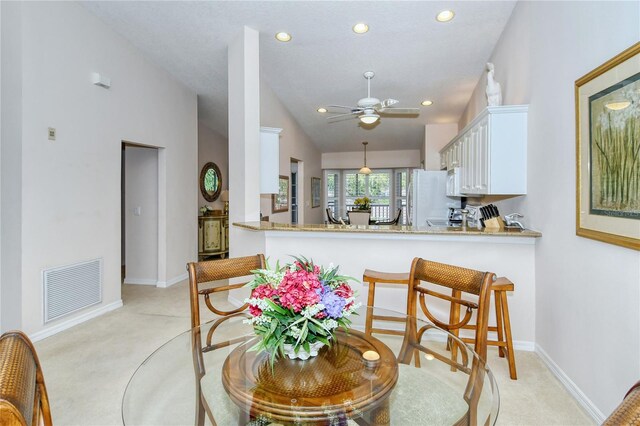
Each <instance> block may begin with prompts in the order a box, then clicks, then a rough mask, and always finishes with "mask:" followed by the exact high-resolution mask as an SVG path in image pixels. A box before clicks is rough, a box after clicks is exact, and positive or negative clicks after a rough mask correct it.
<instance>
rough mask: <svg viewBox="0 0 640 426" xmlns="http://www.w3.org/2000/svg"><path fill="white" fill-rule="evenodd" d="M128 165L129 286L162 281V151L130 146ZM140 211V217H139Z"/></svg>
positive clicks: (126, 197) (126, 212) (125, 158)
mask: <svg viewBox="0 0 640 426" xmlns="http://www.w3.org/2000/svg"><path fill="white" fill-rule="evenodd" d="M124 164H125V166H124V167H125V191H124V193H125V205H124V218H125V219H124V220H125V223H123V224H122V226H123V227H124V228H125V265H126V275H125V280H124V282H125V284H148V285H149V284H150V285H156V284H157V281H158V150H157V149H154V148H139V147H134V146H127V147H126V149H125V150H124ZM136 209H139V212H138V213H139V214H136Z"/></svg>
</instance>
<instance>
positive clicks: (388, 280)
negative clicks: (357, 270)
mask: <svg viewBox="0 0 640 426" xmlns="http://www.w3.org/2000/svg"><path fill="white" fill-rule="evenodd" d="M362 281H364V282H366V283H368V285H369V297H368V298H367V306H373V304H374V300H375V296H376V284H377V283H385V284H400V285H406V286H407V287H408V286H409V274H408V273H391V272H380V271H372V270H371V269H365V271H364V274H363V275H362ZM373 320H380V321H392V322H401V323H403V324H404V323H405V322H406V319H405V318H397V317H391V316H387V315H374V314H373V310H372V309H367V317H366V319H365V328H364V332H365V334H368V335H371V333H379V334H392V335H395V336H404V330H402V331H400V330H390V329H385V328H373Z"/></svg>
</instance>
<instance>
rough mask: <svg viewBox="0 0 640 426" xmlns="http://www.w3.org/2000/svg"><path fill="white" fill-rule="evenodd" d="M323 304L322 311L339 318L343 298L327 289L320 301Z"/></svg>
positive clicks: (342, 306) (342, 307) (343, 301)
mask: <svg viewBox="0 0 640 426" xmlns="http://www.w3.org/2000/svg"><path fill="white" fill-rule="evenodd" d="M320 303H322V304H323V305H324V311H325V312H326V313H327V315H328V316H330V317H331V318H340V317H341V316H342V310H343V309H344V305H345V303H346V302H345V300H344V299H343V298H342V297H340V296H338V295H336V294H335V293H333V292H331V291H327V292H326V293H324V294H323V295H322V300H321V301H320Z"/></svg>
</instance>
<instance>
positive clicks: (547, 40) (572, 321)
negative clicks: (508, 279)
mask: <svg viewBox="0 0 640 426" xmlns="http://www.w3.org/2000/svg"><path fill="white" fill-rule="evenodd" d="M639 39H640V3H638V2H613V1H608V2H604V1H601V2H521V3H518V5H516V7H515V9H514V12H513V15H512V17H511V20H510V21H509V23H508V25H507V27H506V29H505V31H504V33H503V34H502V36H501V38H500V40H499V42H498V44H497V46H496V49H495V51H494V53H493V55H492V57H491V59H490V60H491V61H492V62H494V64H495V69H496V79H497V80H498V81H499V82H500V83H501V85H502V88H503V98H504V103H505V104H527V103H528V104H530V108H529V133H528V170H529V171H528V182H529V187H528V195H527V196H526V197H519V198H516V199H513V200H510V201H508V202H505V203H506V204H507V205H508V206H509V207H510V208H511V209H512V210H519V211H521V212H523V213H524V214H525V215H526V216H527V223H528V224H529V225H530V226H531V227H533V228H536V229H539V230H541V231H542V234H543V237H542V238H541V239H540V241H539V242H538V244H537V246H536V307H537V308H536V342H537V344H538V345H539V347H540V348H541V349H542V350H543V351H545V352H546V354H548V356H549V357H550V358H551V359H552V360H553V362H555V363H556V364H557V365H558V366H559V367H560V369H562V371H563V372H564V373H565V374H566V375H567V376H568V379H569V380H571V381H572V382H573V383H575V385H576V386H577V388H579V390H581V391H582V392H584V394H585V395H586V397H585V398H584V399H583V400H582V401H581V402H582V403H583V404H586V405H587V406H589V403H590V402H591V403H593V405H591V406H590V407H591V408H592V412H591V413H592V415H595V416H596V418H597V419H598V420H601V416H602V415H608V414H609V413H610V412H611V411H612V410H613V409H614V408H615V406H616V405H617V404H618V403H619V402H620V401H621V400H622V398H623V396H624V394H625V392H626V391H627V389H628V388H629V387H630V386H631V385H632V384H633V383H634V382H635V381H637V380H638V378H639V377H640V253H639V252H638V251H634V250H631V249H626V248H622V247H618V246H614V245H610V244H606V243H602V242H598V241H593V240H589V239H586V238H581V237H577V236H576V235H575V208H576V204H575V203H576V200H575V176H576V169H575V161H576V157H575V156H576V153H575V130H574V129H575V115H574V114H575V109H574V82H575V80H576V79H578V78H579V77H581V76H583V75H584V74H586V73H587V72H589V71H590V70H592V69H594V68H596V67H597V66H599V65H601V64H602V63H604V62H605V61H607V60H608V59H610V58H612V57H613V56H615V55H617V54H618V53H620V52H622V51H623V50H624V49H626V48H628V47H629V46H631V45H632V44H633V43H635V42H637V41H638V40H639ZM485 84H486V83H485V78H484V77H483V78H482V79H481V80H480V82H479V84H478V87H477V88H476V91H475V92H474V95H473V97H472V98H471V100H470V103H469V105H468V107H467V111H466V113H465V114H464V115H463V117H462V119H461V121H460V127H462V126H464V125H465V124H466V123H467V122H468V121H469V120H470V119H472V118H473V117H474V116H475V115H476V114H477V113H478V112H479V111H480V110H481V109H482V108H483V107H484V105H486V102H485V100H484V87H485ZM516 292H518V283H517V282H516ZM575 390H576V389H574V391H575ZM589 400H590V401H589Z"/></svg>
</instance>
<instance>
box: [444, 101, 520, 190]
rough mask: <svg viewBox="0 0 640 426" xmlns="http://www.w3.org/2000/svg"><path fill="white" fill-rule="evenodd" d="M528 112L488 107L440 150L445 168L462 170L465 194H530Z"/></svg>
mask: <svg viewBox="0 0 640 426" xmlns="http://www.w3.org/2000/svg"><path fill="white" fill-rule="evenodd" d="M527 110H528V106H527V105H505V106H498V107H487V108H486V109H485V110H484V111H482V112H481V113H480V114H479V115H478V116H477V117H476V118H475V119H474V120H473V121H472V122H470V123H469V124H468V125H467V126H466V127H465V128H464V129H463V130H462V131H461V132H460V133H459V134H458V135H457V136H456V137H455V138H454V139H453V140H452V141H451V142H449V143H448V144H447V145H446V146H445V147H444V148H443V149H442V150H440V158H441V166H442V168H446V169H447V170H451V169H453V168H454V167H459V168H460V179H461V183H460V188H461V192H462V193H463V194H469V195H522V194H526V193H527Z"/></svg>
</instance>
